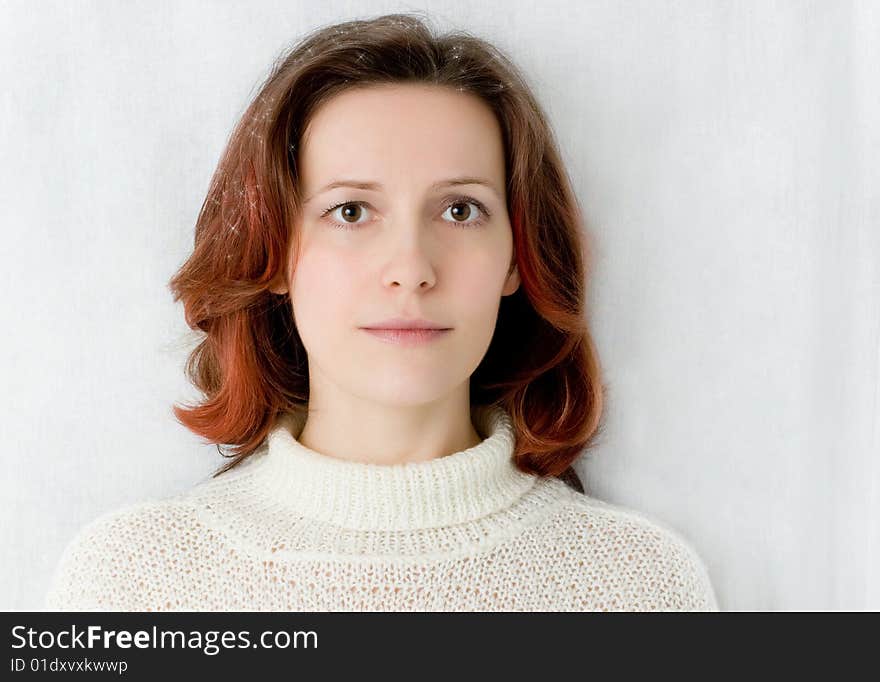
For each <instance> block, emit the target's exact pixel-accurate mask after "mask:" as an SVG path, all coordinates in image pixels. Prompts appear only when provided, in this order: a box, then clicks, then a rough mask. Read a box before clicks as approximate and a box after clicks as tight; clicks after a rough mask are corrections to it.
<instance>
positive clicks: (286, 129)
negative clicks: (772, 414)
mask: <svg viewBox="0 0 880 682" xmlns="http://www.w3.org/2000/svg"><path fill="white" fill-rule="evenodd" d="M387 83H416V84H430V85H436V86H438V87H444V88H451V89H453V90H456V91H461V92H465V93H471V94H472V95H475V96H477V97H479V98H480V99H481V100H482V101H483V102H485V104H486V105H487V106H488V107H490V109H491V110H492V111H493V112H494V113H495V115H496V117H497V119H498V122H499V123H500V126H501V130H502V134H503V142H504V155H505V164H506V172H507V208H508V213H509V216H510V224H511V228H512V231H513V248H514V254H515V263H516V265H517V266H518V268H519V274H520V279H521V284H520V287H519V288H518V289H517V291H516V292H515V293H513V294H511V295H509V296H503V297H502V299H501V303H500V309H499V312H498V318H497V323H496V329H495V333H494V336H493V338H492V341H491V343H490V345H489V348H488V350H487V352H486V355H485V357H484V358H483V360H482V362H481V363H480V365H479V366H478V367H477V368H476V370H475V371H474V373H473V375H472V376H471V379H470V399H471V404H473V405H487V404H498V405H501V406H503V407H504V408H505V409H506V410H507V411H508V412H509V414H510V415H511V417H512V421H513V426H514V430H515V433H516V448H515V452H514V458H515V461H516V465H517V467H518V468H519V469H520V470H521V471H524V472H527V473H534V474H538V475H542V476H559V477H561V478H563V479H564V480H569V481H570V479H571V476H572V475H573V470H572V469H571V468H570V464H571V463H572V462H573V461H574V460H575V459H576V458H577V457H578V456H579V455H580V454H581V452H582V451H583V450H584V449H585V448H586V447H587V446H588V445H590V444H591V443H592V442H593V441H594V440H595V438H596V437H597V436H598V435H599V434H600V433H601V432H602V430H603V420H602V414H603V403H604V398H603V395H604V391H605V386H604V385H603V384H602V381H601V372H600V364H599V359H598V356H597V352H596V348H595V346H594V343H593V340H592V338H591V336H590V333H589V331H588V328H587V322H586V319H587V316H586V292H585V286H586V285H585V275H586V273H585V269H586V266H587V263H588V261H589V258H588V256H589V252H590V250H589V249H588V247H587V242H586V237H587V235H586V233H585V232H584V230H583V219H582V215H581V212H580V209H579V206H578V203H577V200H576V198H575V196H574V193H573V191H572V188H571V184H570V180H569V178H568V175H567V171H566V169H565V168H564V166H563V163H562V161H561V158H560V154H559V151H558V148H557V145H556V143H555V140H554V135H553V133H552V131H551V129H550V126H549V125H548V123H547V119H546V117H545V114H544V113H543V112H542V110H541V108H540V106H539V105H538V103H537V101H536V99H535V97H534V95H533V94H532V93H531V91H530V89H529V87H528V85H527V84H526V82H525V79H524V77H523V76H522V75H521V73H520V72H519V71H518V69H517V68H516V66H515V65H514V64H512V62H511V61H510V60H509V58H507V57H506V56H505V55H504V54H503V53H502V52H501V51H499V50H498V49H497V48H496V47H494V46H492V45H491V44H489V43H487V42H486V41H484V40H482V39H480V38H477V37H474V36H472V35H470V34H468V33H466V32H463V31H455V32H451V33H446V34H443V35H439V36H438V35H435V34H434V33H433V32H432V31H431V30H430V29H429V28H428V27H427V26H426V25H425V23H424V22H423V21H422V19H421V18H419V17H418V16H413V15H411V14H389V15H385V16H381V17H378V18H375V19H372V20H355V21H347V22H344V23H340V24H335V25H332V26H329V27H325V28H322V29H320V30H316V31H313V32H311V33H310V34H308V35H306V36H305V38H304V39H303V40H302V41H301V42H299V43H298V44H297V45H296V46H295V47H294V48H293V49H291V50H289V51H288V52H287V53H286V54H284V55H283V56H282V58H280V59H279V60H278V61H276V62H275V64H274V65H273V67H272V69H271V72H270V74H269V75H268V77H267V78H266V79H265V81H264V82H263V84H262V85H261V87H260V89H259V91H258V93H257V95H256V97H255V98H254V100H253V101H252V102H251V103H250V105H249V106H248V108H247V109H246V111H245V112H244V114H243V116H242V118H241V120H240V121H239V122H238V123H237V125H236V126H235V129H234V130H233V132H232V134H231V136H230V138H229V140H228V143H227V146H226V149H225V150H224V152H223V155H222V158H221V160H220V163H219V164H218V167H217V169H216V171H215V172H214V175H213V177H212V179H211V184H210V188H209V190H208V193H207V196H206V198H205V200H204V202H203V204H202V207H201V210H200V212H199V216H198V220H197V222H196V227H195V247H194V250H193V252H192V254H191V255H190V256H189V258H188V259H187V260H186V262H185V263H184V264H183V265H182V266H181V267H180V269H179V270H178V272H177V273H176V274H175V275H174V277H173V278H172V279H171V280H170V283H169V286H170V289H171V291H172V293H173V294H174V300H175V301H178V300H181V301H183V305H184V311H185V316H186V322H187V324H188V325H189V327H190V328H191V329H193V330H196V329H198V330H201V332H204V336H203V337H201V341H200V343H199V345H198V346H197V347H196V348H195V349H194V350H193V351H192V352H191V354H190V355H189V357H188V359H187V362H186V374H187V376H188V378H189V379H190V381H192V382H193V383H194V384H195V385H196V386H197V387H198V388H199V389H200V390H201V391H202V392H203V393H204V395H205V397H204V400H203V401H202V402H201V403H200V404H197V405H190V406H183V407H181V406H179V405H174V407H173V411H174V414H175V416H176V418H177V419H178V421H180V422H181V423H182V424H183V425H184V426H186V427H187V428H188V429H190V430H191V431H192V432H194V433H196V434H198V435H200V436H202V437H203V438H206V439H207V440H208V441H209V442H211V443H216V444H218V449H219V444H221V443H222V444H227V445H231V446H232V447H231V450H232V452H233V455H225V456H227V457H234V458H233V459H232V460H231V461H230V462H228V463H226V464H225V465H224V466H222V467H221V468H220V469H218V470H217V471H216V472H215V473H214V476H217V475H219V474H221V473H223V472H224V471H227V470H229V469H231V468H232V467H234V466H236V465H238V464H239V463H240V462H242V461H243V460H244V459H245V458H247V457H248V456H249V455H251V454H252V453H253V452H254V451H256V450H257V449H258V448H259V447H260V446H261V445H262V444H263V443H264V442H265V438H266V436H267V434H268V432H269V430H270V429H271V428H272V426H273V423H274V420H275V418H276V416H277V415H278V414H279V413H281V412H284V411H288V410H290V409H298V408H302V406H303V405H304V404H306V403H307V402H308V398H309V382H308V365H307V357H306V352H305V348H304V347H303V344H302V340H301V339H300V336H299V334H298V332H297V329H296V325H295V324H294V320H293V318H292V310H291V305H290V300H289V298H288V296H287V295H286V294H280V295H279V294H274V293H272V292H271V291H269V287H270V285H271V284H272V283H273V282H276V281H278V280H279V278H280V277H285V275H286V273H285V268H286V260H287V258H286V257H287V255H288V253H289V250H288V249H289V247H290V246H293V248H294V250H295V251H296V252H297V253H298V248H299V240H298V237H299V236H298V235H297V234H296V231H295V230H294V229H293V227H292V226H294V225H295V224H296V222H297V217H298V215H299V212H300V205H301V203H300V202H301V194H300V188H299V187H298V186H297V180H298V177H299V170H298V168H297V162H298V157H297V151H298V149H299V144H300V139H301V134H302V132H303V130H304V129H305V127H306V125H307V124H308V122H309V119H310V116H311V115H312V114H313V112H315V110H316V108H317V107H318V106H320V105H321V104H322V103H323V102H326V101H327V100H329V99H330V98H332V97H333V96H334V95H337V94H339V93H341V92H343V91H344V90H346V89H348V88H352V87H355V86H369V85H370V84H387ZM289 240H292V241H289ZM511 269H512V266H511ZM575 480H577V479H576V476H575ZM575 485H576V484H575Z"/></svg>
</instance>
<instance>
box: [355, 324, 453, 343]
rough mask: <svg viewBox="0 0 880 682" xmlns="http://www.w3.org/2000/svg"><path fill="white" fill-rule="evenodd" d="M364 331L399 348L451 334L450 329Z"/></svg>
mask: <svg viewBox="0 0 880 682" xmlns="http://www.w3.org/2000/svg"><path fill="white" fill-rule="evenodd" d="M364 331H365V332H367V333H368V334H372V335H373V336H375V337H376V338H377V339H379V340H380V341H385V342H386V343H394V344H398V345H401V346H418V345H421V344H425V343H430V342H431V341H435V340H437V339H439V338H440V337H442V336H444V335H445V334H448V333H449V332H451V331H452V330H451V329H368V328H366V327H364Z"/></svg>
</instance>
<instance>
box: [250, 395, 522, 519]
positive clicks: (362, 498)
mask: <svg viewBox="0 0 880 682" xmlns="http://www.w3.org/2000/svg"><path fill="white" fill-rule="evenodd" d="M471 416H472V420H473V424H474V427H475V428H476V430H477V432H478V433H479V435H480V436H481V437H482V438H483V440H482V441H481V442H480V443H479V444H477V445H475V446H473V447H470V448H467V449H466V450H461V451H459V452H455V453H452V454H449V455H445V456H442V457H437V458H435V459H432V460H427V461H422V462H409V463H406V464H394V465H386V464H373V463H367V462H356V461H351V460H343V459H338V458H334V457H330V456H327V455H324V454H321V453H319V452H316V451H314V450H311V449H309V448H307V447H305V446H304V445H303V444H302V443H300V442H299V441H298V440H297V439H298V437H299V435H300V433H301V432H302V429H303V427H304V426H305V419H306V413H305V411H304V410H297V411H295V412H286V413H283V414H282V415H280V416H279V418H278V420H277V421H276V422H275V425H274V427H273V429H272V431H270V433H269V435H268V438H267V452H266V458H265V460H264V463H263V464H264V466H262V467H261V473H262V474H263V475H264V478H263V482H262V489H263V491H264V492H265V493H266V494H267V495H268V496H269V497H270V498H271V502H272V503H273V504H277V505H279V506H283V507H285V508H287V509H289V510H291V511H293V512H295V513H299V514H302V515H303V516H305V517H308V518H312V519H316V520H320V521H325V522H328V523H332V524H335V525H337V526H341V527H345V528H353V529H361V530H414V529H419V528H432V527H440V526H449V525H454V524H458V523H464V522H467V521H472V520H474V519H478V518H481V517H483V516H487V515H489V514H492V513H493V512H497V511H500V510H502V509H505V508H507V507H510V506H511V505H512V504H513V503H514V502H515V501H516V500H517V499H518V498H520V497H521V496H522V495H523V494H524V493H525V492H526V491H527V490H529V489H530V488H531V487H532V486H533V485H534V483H535V481H536V480H537V476H535V475H532V474H526V473H524V472H522V471H520V470H519V469H517V468H516V465H515V464H514V460H513V451H514V445H515V433H514V430H513V425H512V423H511V418H510V415H509V414H508V413H507V411H506V410H505V409H504V408H502V407H500V406H498V405H488V406H481V405H477V406H473V407H472V409H471Z"/></svg>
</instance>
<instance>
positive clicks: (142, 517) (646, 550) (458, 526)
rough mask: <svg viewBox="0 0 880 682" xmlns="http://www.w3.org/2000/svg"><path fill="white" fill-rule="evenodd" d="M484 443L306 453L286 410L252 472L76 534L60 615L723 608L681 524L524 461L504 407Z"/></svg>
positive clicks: (294, 416) (121, 512)
mask: <svg viewBox="0 0 880 682" xmlns="http://www.w3.org/2000/svg"><path fill="white" fill-rule="evenodd" d="M472 417H473V423H474V426H475V428H476V429H477V431H478V432H479V434H480V437H481V438H483V440H482V441H481V442H480V443H479V444H478V445H476V446H474V447H472V448H468V449H466V450H462V451H460V452H456V453H454V454H451V455H447V456H444V457H439V458H436V459H432V460H428V461H421V462H412V463H407V464H402V465H378V464H371V463H365V462H355V461H350V460H341V459H337V458H334V457H330V456H327V455H324V454H321V453H318V452H315V451H313V450H310V449H308V448H306V447H305V446H303V445H302V444H301V443H300V442H299V441H298V440H297V437H298V435H299V433H301V430H302V427H303V425H304V423H305V413H304V412H291V413H287V414H285V415H282V417H280V418H279V421H278V422H276V424H275V425H274V428H273V430H272V431H271V432H270V435H269V437H268V438H267V439H266V442H265V443H264V445H263V447H261V448H260V449H259V450H257V451H256V452H255V453H254V454H253V455H251V456H250V457H249V458H248V459H247V460H245V461H244V462H243V463H242V464H241V465H239V466H238V467H236V468H235V469H232V470H231V471H228V472H226V473H224V474H222V475H221V476H218V477H217V478H211V479H208V480H207V481H204V482H202V483H200V484H198V485H196V486H194V487H193V488H192V489H190V490H189V491H187V492H185V493H182V494H180V495H176V496H174V497H168V498H164V499H160V500H151V501H147V502H141V503H137V504H132V505H128V506H126V507H123V508H122V509H117V510H114V511H112V512H110V513H107V514H104V515H103V516H101V517H99V518H97V519H95V520H94V521H92V522H91V523H89V524H87V525H86V526H85V527H84V528H82V529H81V530H80V532H79V533H78V534H77V535H76V536H75V537H74V538H73V540H72V541H71V542H70V544H69V545H68V546H67V548H66V549H65V551H64V553H63V555H62V557H61V560H60V562H59V564H58V566H57V568H56V571H55V574H54V576H53V579H52V584H51V586H50V589H49V592H48V594H47V596H46V601H45V608H46V609H47V610H57V611H92V610H106V611H116V610H124V611H168V610H174V611H288V610H289V611H623V610H626V611H656V610H663V611H670V610H674V611H679V610H688V611H692V610H697V611H717V610H718V603H717V600H716V597H715V594H714V591H713V588H712V585H711V583H710V580H709V577H708V573H707V571H706V568H705V565H704V564H703V562H702V560H701V559H700V557H699V556H698V555H697V553H696V551H695V550H694V549H693V547H692V546H691V545H690V544H689V543H688V542H687V541H686V540H685V539H684V538H683V537H682V536H681V535H680V534H678V533H677V532H676V531H675V530H673V529H672V528H671V527H669V526H666V525H665V524H662V523H659V522H657V521H656V520H653V519H651V518H650V517H648V516H646V515H644V514H641V513H636V512H634V511H630V510H627V509H624V508H622V507H620V506H617V505H612V504H610V503H607V502H603V501H600V500H598V499H595V498H593V497H591V496H588V495H584V494H582V493H579V492H577V491H575V490H572V489H571V488H570V487H569V486H567V485H566V484H565V483H563V482H562V481H560V480H559V479H556V478H547V477H539V476H535V475H531V474H525V473H523V472H521V471H519V470H518V469H517V468H516V466H515V465H514V461H513V457H512V454H513V449H514V445H515V434H514V430H513V427H512V423H511V420H510V416H509V415H508V414H507V413H506V412H505V411H504V410H503V409H502V408H500V407H498V406H488V407H482V406H476V407H474V408H473V410H472Z"/></svg>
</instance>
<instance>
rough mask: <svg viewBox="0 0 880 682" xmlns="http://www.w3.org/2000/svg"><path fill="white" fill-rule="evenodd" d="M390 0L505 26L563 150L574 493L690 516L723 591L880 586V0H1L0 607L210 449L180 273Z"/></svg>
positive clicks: (770, 598)
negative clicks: (238, 141) (585, 373)
mask: <svg viewBox="0 0 880 682" xmlns="http://www.w3.org/2000/svg"><path fill="white" fill-rule="evenodd" d="M394 10H398V11H400V10H402V11H408V10H425V11H427V12H429V13H430V15H431V16H432V17H433V18H434V21H435V23H436V24H437V25H438V26H439V27H440V28H446V27H451V26H457V27H461V28H466V29H468V30H471V31H473V32H475V33H477V34H479V35H483V36H485V37H488V38H490V39H491V40H493V41H495V42H496V43H497V44H498V45H499V46H501V47H502V48H503V49H505V50H507V51H508V52H509V53H510V54H511V55H512V56H513V57H514V59H515V60H516V61H517V62H518V63H519V64H520V65H521V66H522V67H523V69H524V70H525V71H526V73H527V74H528V75H529V77H530V78H531V82H532V84H533V86H534V88H535V90H536V91H537V94H538V96H539V98H540V99H541V100H542V102H543V104H544V106H545V108H546V110H547V112H548V115H549V116H550V119H551V122H552V124H553V126H554V129H555V131H556V133H557V136H558V138H559V140H560V141H561V143H562V145H563V147H564V149H563V153H564V157H565V160H566V161H567V163H568V164H569V169H570V172H571V176H572V178H573V180H574V182H575V185H576V189H577V192H578V195H579V198H580V201H581V203H582V205H583V207H584V209H585V212H586V215H587V217H588V219H589V221H590V229H591V230H592V231H593V232H594V233H595V235H596V239H597V244H598V254H597V256H598V261H597V268H596V271H595V273H594V276H593V280H592V283H591V287H592V288H591V293H590V297H591V298H590V300H591V308H592V325H593V329H594V330H595V334H596V339H597V342H598V345H599V349H600V352H601V355H602V360H603V363H604V366H605V370H606V373H607V379H608V381H609V383H610V385H611V393H610V395H609V405H608V409H609V415H608V431H607V437H606V439H605V440H604V441H603V443H602V444H601V446H600V447H598V448H597V449H596V450H595V451H593V452H592V453H591V454H590V455H589V456H588V457H587V458H585V459H584V460H582V462H581V463H580V465H579V471H580V473H581V475H582V477H583V478H584V479H585V483H586V486H587V489H588V492H590V493H591V494H593V495H596V496H598V497H600V498H603V499H607V500H609V501H612V502H616V503H619V504H623V505H626V506H629V507H631V508H634V509H637V510H641V511H644V512H646V513H649V514H652V515H654V516H655V517H656V518H658V519H662V520H663V521H666V522H668V523H669V524H672V525H673V526H675V527H677V528H678V529H679V530H680V531H681V532H682V534H683V535H685V536H686V537H687V538H689V539H690V540H691V541H692V542H693V544H694V546H695V547H696V548H697V549H698V551H699V552H700V554H701V555H702V556H703V558H704V560H705V561H706V564H707V567H708V568H709V571H710V575H711V577H712V580H713V583H714V585H715V588H716V591H717V592H718V596H719V601H720V604H721V607H722V609H725V610H733V609H862V608H871V609H878V608H880V493H878V490H880V485H878V478H880V464H878V460H880V173H878V170H880V168H878V167H880V160H878V152H880V95H878V92H880V91H878V88H877V87H876V85H877V82H876V80H873V79H874V78H876V72H877V68H878V67H880V43H878V41H877V36H878V35H880V6H878V4H877V3H872V2H837V1H833V2H832V1H830V0H829V1H826V2H799V1H795V0H791V1H788V2H766V1H764V0H761V1H752V2H733V1H731V2H709V1H708V0H707V1H702V2H698V1H691V2H658V1H654V0H645V1H640V2H620V1H618V0H614V1H604V2H596V1H584V0H579V1H578V2H573V1H572V2H544V3H540V5H537V6H536V5H535V4H534V3H533V2H522V1H518V2H511V1H510V0H506V1H504V2H481V3H471V2H437V3H424V4H420V5H414V4H409V3H407V4H400V3H384V2H365V1H363V0H360V1H359V2H356V3H355V2H317V1H315V2H296V3H292V2H287V1H284V2H247V3H244V2H157V0H150V1H149V2H126V3H116V2H109V1H105V2H88V3H80V2H77V3H72V2H46V1H43V2H30V1H17V2H3V3H2V4H0V82H2V83H3V87H2V88H0V151H2V160H3V161H2V164H0V219H2V223H0V224H2V238H3V247H2V254H3V255H2V263H3V268H2V270H0V283H2V286H3V302H4V317H5V321H6V325H5V332H4V334H3V335H2V340H0V350H2V357H3V377H4V381H3V384H4V390H3V392H2V398H0V414H2V437H3V447H2V458H3V459H2V465H3V477H2V483H0V493H2V501H3V507H4V510H5V514H6V520H5V522H4V523H3V524H2V527H0V542H2V546H3V548H4V552H3V553H4V556H5V560H4V561H3V565H2V569H0V584H2V585H3V590H2V599H0V608H3V609H6V610H24V609H37V608H40V605H41V601H42V597H43V593H44V591H45V589H46V587H47V585H48V580H49V577H50V575H51V571H52V570H53V568H54V566H55V563H56V561H57V560H58V557H59V555H60V552H61V550H62V549H63V547H64V546H65V544H66V543H67V542H68V541H69V540H70V539H71V538H72V536H73V534H74V533H75V532H76V531H77V530H78V529H79V528H80V527H81V526H82V525H83V524H85V523H86V522H88V521H90V520H91V519H93V518H94V517H95V516H97V515H98V514H100V513H103V512H105V511H109V510H111V509H113V508H116V507H118V506H121V505H123V504H126V503H128V502H133V501H137V500H140V499H144V498H146V497H151V496H164V495H166V494H170V493H172V492H177V491H179V490H184V489H186V488H189V487H190V486H191V485H193V484H194V483H195V482H196V481H198V480H201V479H202V478H203V477H205V476H207V475H208V474H209V473H210V472H211V471H213V469H214V468H215V467H216V466H217V465H219V463H220V462H221V459H220V456H219V455H218V453H217V451H216V449H214V448H213V447H211V446H209V445H206V444H204V443H203V442H201V440H200V439H198V438H197V437H196V436H194V435H193V434H191V433H189V432H188V431H186V430H185V429H184V428H183V427H181V426H180V425H178V424H177V423H176V422H175V421H174V419H173V416H172V413H171V404H172V403H173V402H174V401H183V400H190V399H194V398H195V397H196V395H197V394H196V393H195V391H194V389H191V388H190V387H189V385H188V383H187V382H186V380H185V378H184V376H183V362H184V360H185V357H186V352H187V350H188V349H189V347H190V342H189V340H188V339H187V337H185V336H184V333H185V332H186V327H185V325H184V322H183V313H182V308H181V307H179V306H178V305H176V304H174V303H173V302H172V301H171V296H170V293H169V291H168V290H167V288H166V286H167V281H168V279H169V277H170V276H171V275H172V274H173V272H174V271H175V269H176V268H177V267H178V266H179V264H180V263H182V261H183V259H184V258H185V257H186V255H187V253H188V251H189V249H190V248H191V246H192V231H193V225H194V223H195V218H196V215H197V213H198V209H199V207H200V205H201V201H202V199H203V198H204V193H205V191H206V189H207V186H208V181H209V178H210V174H211V173H212V171H213V169H214V167H215V164H216V163H217V160H218V158H219V155H220V152H221V150H222V148H223V146H224V144H225V141H226V137H227V135H228V134H229V132H230V131H231V129H232V126H233V124H234V122H235V121H236V120H237V117H238V116H239V115H240V114H241V113H242V112H243V110H244V107H245V106H246V104H247V102H248V100H249V98H250V97H252V96H253V94H254V92H255V88H256V84H257V83H258V82H259V80H260V79H261V78H262V77H263V75H264V74H265V73H266V72H267V69H268V67H269V65H270V64H271V62H272V60H273V59H274V58H275V57H276V56H277V55H278V54H279V53H280V52H281V50H282V49H283V48H284V47H285V46H286V45H287V44H289V43H290V42H291V41H293V40H295V39H296V38H297V37H298V36H299V35H301V34H302V32H303V31H305V30H306V29H310V28H312V27H314V26H317V25H322V24H326V23H330V22H333V21H337V20H341V19H346V18H353V17H355V16H362V17H363V16H372V15H375V14H380V13H384V12H387V11H394ZM872 74H873V75H872Z"/></svg>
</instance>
